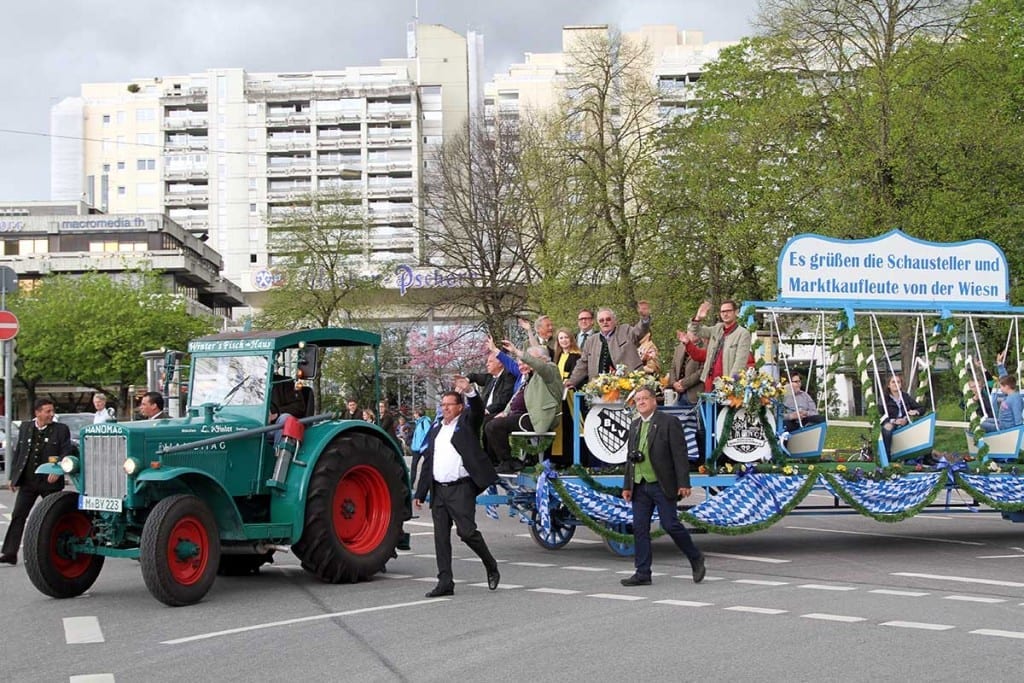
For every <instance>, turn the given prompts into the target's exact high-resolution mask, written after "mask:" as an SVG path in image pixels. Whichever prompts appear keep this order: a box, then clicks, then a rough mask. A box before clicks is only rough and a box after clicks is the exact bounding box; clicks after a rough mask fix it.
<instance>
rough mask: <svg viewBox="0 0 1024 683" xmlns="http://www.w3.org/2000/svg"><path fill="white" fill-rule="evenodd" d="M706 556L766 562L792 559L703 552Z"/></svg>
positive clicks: (782, 561)
mask: <svg viewBox="0 0 1024 683" xmlns="http://www.w3.org/2000/svg"><path fill="white" fill-rule="evenodd" d="M704 554H705V555H707V556H708V557H724V558H725V559H727V560H743V561H745V562H764V563H766V564H786V563H788V562H792V561H793V560H780V559H778V558H775V557H758V556H756V555H732V554H730V553H704Z"/></svg>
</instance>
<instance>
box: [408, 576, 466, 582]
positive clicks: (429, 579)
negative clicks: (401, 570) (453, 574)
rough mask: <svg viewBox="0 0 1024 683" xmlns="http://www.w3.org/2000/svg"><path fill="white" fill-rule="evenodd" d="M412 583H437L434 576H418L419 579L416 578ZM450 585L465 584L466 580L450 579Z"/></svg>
mask: <svg viewBox="0 0 1024 683" xmlns="http://www.w3.org/2000/svg"><path fill="white" fill-rule="evenodd" d="M413 581H424V582H433V581H437V577H436V576H420V577H417V578H415V579H413ZM452 583H466V579H452Z"/></svg>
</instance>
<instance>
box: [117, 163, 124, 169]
mask: <svg viewBox="0 0 1024 683" xmlns="http://www.w3.org/2000/svg"><path fill="white" fill-rule="evenodd" d="M117 170H118V171H123V170H124V162H123V161H119V162H117Z"/></svg>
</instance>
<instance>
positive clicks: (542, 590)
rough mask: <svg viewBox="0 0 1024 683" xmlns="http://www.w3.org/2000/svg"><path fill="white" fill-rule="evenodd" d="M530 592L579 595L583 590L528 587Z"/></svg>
mask: <svg viewBox="0 0 1024 683" xmlns="http://www.w3.org/2000/svg"><path fill="white" fill-rule="evenodd" d="M526 590H527V592H529V593H547V594H549V595H579V594H580V593H582V592H583V591H574V590H570V589H568V588H527V589H526Z"/></svg>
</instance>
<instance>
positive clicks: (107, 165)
mask: <svg viewBox="0 0 1024 683" xmlns="http://www.w3.org/2000/svg"><path fill="white" fill-rule="evenodd" d="M103 172H104V173H110V164H103Z"/></svg>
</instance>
